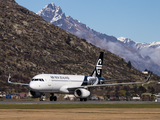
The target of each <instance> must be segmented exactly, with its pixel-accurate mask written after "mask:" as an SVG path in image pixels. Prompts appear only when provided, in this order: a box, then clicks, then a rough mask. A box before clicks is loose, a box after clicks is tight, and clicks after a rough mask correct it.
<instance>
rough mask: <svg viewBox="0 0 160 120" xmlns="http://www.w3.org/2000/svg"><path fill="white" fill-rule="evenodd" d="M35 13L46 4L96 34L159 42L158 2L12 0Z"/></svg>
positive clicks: (158, 0) (159, 0) (159, 7)
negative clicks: (57, 7)
mask: <svg viewBox="0 0 160 120" xmlns="http://www.w3.org/2000/svg"><path fill="white" fill-rule="evenodd" d="M15 1H16V2H17V3H18V4H19V5H21V6H23V7H25V8H27V9H29V10H30V11H33V12H35V13H37V12H38V11H40V10H41V9H43V8H44V7H45V6H46V5H48V4H49V3H54V4H55V5H56V6H60V7H61V9H62V11H63V13H65V15H68V16H71V17H72V18H73V19H77V20H79V21H81V22H82V23H84V24H86V25H87V26H88V27H90V28H91V29H94V30H95V31H97V32H100V33H104V34H107V35H110V36H115V37H117V38H118V37H127V38H130V39H131V40H133V41H135V42H139V43H150V42H160V0H15Z"/></svg>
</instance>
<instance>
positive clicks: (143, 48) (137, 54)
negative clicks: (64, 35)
mask: <svg viewBox="0 0 160 120" xmlns="http://www.w3.org/2000/svg"><path fill="white" fill-rule="evenodd" d="M37 14H38V15H40V16H42V17H43V19H44V20H46V21H48V22H50V23H52V24H55V25H56V26H59V27H60V28H62V29H64V30H66V31H68V32H70V33H72V34H74V35H76V36H78V37H80V38H84V39H86V40H87V42H89V43H92V44H93V45H95V46H97V47H100V48H102V49H105V50H109V51H111V52H112V53H115V54H117V55H119V56H121V57H123V58H124V59H125V60H126V61H131V63H132V65H133V66H134V67H135V68H137V69H138V70H141V71H142V70H145V69H148V70H151V71H153V72H154V73H155V74H158V75H160V62H159V61H158V59H159V52H160V42H159V43H155V42H154V43H135V42H134V41H132V40H131V39H128V38H125V37H120V38H116V37H114V36H109V35H106V34H102V33H100V32H97V31H95V30H93V29H91V28H89V27H88V26H86V25H85V24H83V23H81V22H80V21H78V20H76V19H73V18H72V17H71V16H66V15H65V13H63V12H62V9H61V8H60V7H59V6H55V5H54V4H53V3H50V4H48V5H47V6H45V7H44V8H43V9H42V10H40V11H39V12H38V13H37Z"/></svg>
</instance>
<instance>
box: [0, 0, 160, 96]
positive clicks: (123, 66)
mask: <svg viewBox="0 0 160 120" xmlns="http://www.w3.org/2000/svg"><path fill="white" fill-rule="evenodd" d="M50 7H53V5H52V4H51V6H50ZM52 9H53V8H52ZM58 11H59V12H58ZM61 11H62V10H61V9H60V8H59V9H58V8H57V13H61ZM59 15H60V14H54V13H53V16H57V18H56V19H58V18H60V17H65V14H63V15H60V16H59ZM53 21H54V20H53ZM64 21H65V22H67V21H66V20H65V19H64ZM57 22H58V21H57ZM78 23H79V24H81V23H80V22H78V21H77V24H78ZM85 27H86V26H84V28H85ZM86 28H87V27H86ZM88 29H89V28H88ZM90 31H91V32H93V33H94V32H95V31H94V30H91V29H90ZM100 36H101V35H100ZM104 36H106V37H107V35H104ZM109 38H110V36H108V39H109ZM111 38H113V40H112V41H114V40H115V41H117V39H116V38H115V37H111ZM97 42H98V41H97ZM117 42H120V41H117ZM0 51H1V52H0V91H5V92H7V94H8V93H18V92H28V89H29V88H28V86H20V85H11V84H9V83H8V82H7V80H8V75H9V73H11V74H12V82H20V83H29V82H30V80H31V79H32V77H33V76H35V75H37V74H41V73H51V74H52V73H53V74H73V75H74V74H78V75H89V74H91V73H92V71H93V69H94V66H95V63H96V61H97V57H98V55H99V53H100V52H102V51H103V52H104V62H103V73H102V76H103V77H104V78H106V79H110V78H112V79H122V78H127V79H129V80H130V81H141V80H144V79H145V77H146V75H144V74H142V73H141V72H140V71H138V70H136V69H135V68H134V67H131V68H130V67H128V66H127V63H126V62H125V60H124V59H123V58H121V57H119V56H117V55H115V54H113V53H111V52H110V51H106V50H103V49H100V48H99V47H96V46H94V45H93V44H90V43H88V42H86V40H84V39H82V38H79V37H77V36H75V35H73V34H71V33H69V32H67V31H65V30H63V29H61V28H60V27H57V26H56V25H54V24H51V23H49V22H47V21H45V20H44V19H43V18H42V17H41V16H39V15H37V14H35V13H33V12H32V11H29V10H28V9H26V8H24V7H22V6H20V5H18V4H17V3H16V2H15V0H1V1H0ZM159 79H160V77H159V76H157V75H155V74H153V75H152V77H151V80H152V81H158V80H159ZM155 84H157V83H156V82H155ZM102 93H103V92H102Z"/></svg>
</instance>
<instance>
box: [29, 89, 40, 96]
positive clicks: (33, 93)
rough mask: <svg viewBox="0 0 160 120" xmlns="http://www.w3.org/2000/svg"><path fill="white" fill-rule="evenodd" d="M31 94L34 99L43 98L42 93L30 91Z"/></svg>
mask: <svg viewBox="0 0 160 120" xmlns="http://www.w3.org/2000/svg"><path fill="white" fill-rule="evenodd" d="M30 94H31V97H33V98H39V97H41V93H40V92H35V91H32V90H30Z"/></svg>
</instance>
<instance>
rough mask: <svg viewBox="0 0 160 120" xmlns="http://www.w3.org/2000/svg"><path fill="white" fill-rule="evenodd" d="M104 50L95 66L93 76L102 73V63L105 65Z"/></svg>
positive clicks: (99, 75)
mask: <svg viewBox="0 0 160 120" xmlns="http://www.w3.org/2000/svg"><path fill="white" fill-rule="evenodd" d="M103 55H104V53H103V52H100V55H99V58H98V61H97V64H96V66H95V68H94V71H93V72H92V74H91V76H93V77H101V75H102V65H103Z"/></svg>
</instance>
